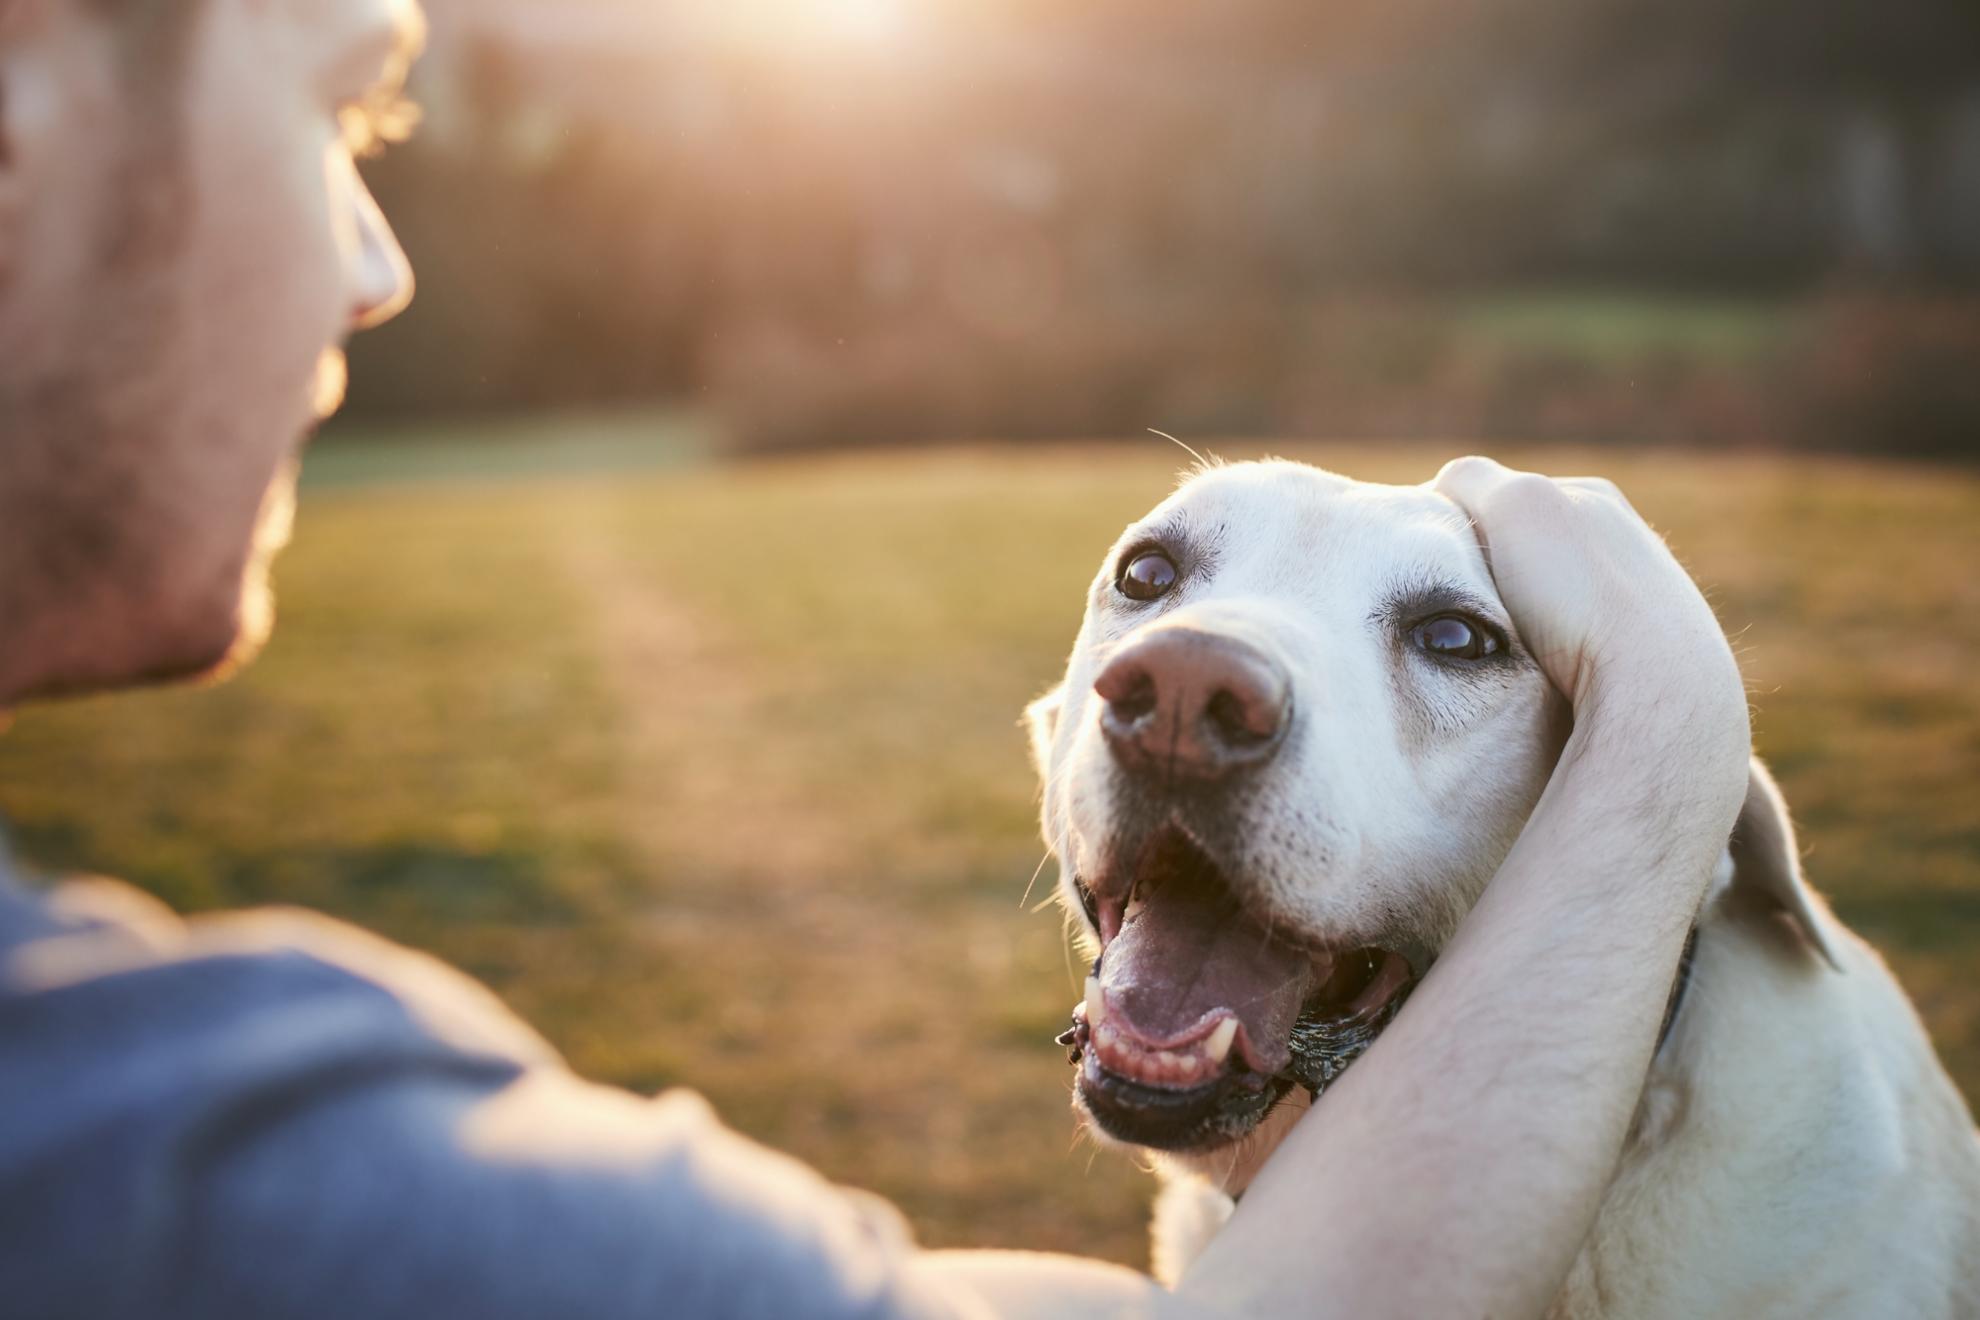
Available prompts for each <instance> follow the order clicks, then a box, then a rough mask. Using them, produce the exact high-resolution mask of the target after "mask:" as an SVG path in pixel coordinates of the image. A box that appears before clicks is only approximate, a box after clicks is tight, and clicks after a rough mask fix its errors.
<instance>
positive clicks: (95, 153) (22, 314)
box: [0, 0, 420, 705]
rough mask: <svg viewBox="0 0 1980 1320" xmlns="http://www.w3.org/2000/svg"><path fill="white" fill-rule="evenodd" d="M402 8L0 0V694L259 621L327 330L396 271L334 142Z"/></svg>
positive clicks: (243, 631)
mask: <svg viewBox="0 0 1980 1320" xmlns="http://www.w3.org/2000/svg"><path fill="white" fill-rule="evenodd" d="M419 24H420V20H419V14H418V10H417V8H416V6H415V5H414V4H413V3H412V0H0V618H4V619H5V620H6V629H7V632H6V642H7V645H6V646H0V654H5V653H11V654H13V655H14V656H15V657H16V659H15V660H13V661H12V662H10V661H8V660H6V659H4V658H0V705H4V704H6V703H7V702H8V701H9V700H11V699H13V698H18V697H21V696H24V695H29V694H32V693H37V692H41V693H46V692H57V691H72V690H81V689H87V688H93V687H100V686H106V685H112V684H116V683H120V682H128V681H132V680H136V679H143V678H153V677H170V676H176V675H182V674H190V673H200V672H205V671H208V670H212V669H214V668H216V667H218V666H220V665H223V664H225V663H227V662H228V661H229V660H232V659H238V658H240V657H241V656H242V655H244V654H245V653H246V652H248V651H251V650H252V648H253V647H254V646H255V645H256V644H257V643H258V642H259V640H260V639H261V637H262V636H263V635H264V634H265V631H266V628H267V623H268V602H267V590H266V585H265V572H266V566H267V561H268V558H269V557H270V555H272V553H273V551H274V550H275V549H276V548H277V547H278V546H279V544H280V542H281V540H282V539H283V537H284V535H285V533H286V526H287V518H288V509H289V505H290V501H291V497H292V493H293V475H294V467H295V460H296V457H297V454H298V451H299V448H300V445H301V440H302V437H303V436H304V435H305V434H306V433H307V431H308V430H309V428H310V427H311V425H312V424H313V423H314V421H315V420H316V419H317V418H319V417H320V416H324V415H327V414H328V412H329V411H330V410H331V409H333V408H334V407H335V406H336V403H337V401H338V400H339V399H340V398H341V394H342V386H343V362H342V353H341V345H342V342H343V340H344V339H345V337H346V336H347V335H348V334H349V333H350V332H351V331H352V330H354V329H358V328H361V327H363V326H365V325H369V324H375V323H377V322H379V321H382V320H384V319H386V318H388V317H390V316H391V315H393V314H394V313H395V312H397V311H398V310H399V309H400V308H401V307H403V306H404V305H405V302H406V300H407V298H408V297H409V296H410V293H411V277H410V272H409V271H408V269H407V266H406V263H405V259H404V255H403V254H402V253H401V252H400V250H399V248H398V246H397V243H396V241H395V240H394V239H393V237H392V234H391V231H390V230H389V229H388V228H387V226H386V224H385V221H384V218H383V217H382V216H381V215H380V213H379V211H378V209H377V207H376V205H375V204H374V203H373V202H372V200H371V197H370V194H369V193H368V192H367V191H366V189H365V187H364V184H363V183H362V181H361V180H360V179H359V177H358V174H357V170H356V167H355V165H354V163H353V157H354V156H355V155H357V154H360V153H361V152H362V151H363V150H364V149H365V147H366V146H367V145H368V142H369V140H370V138H371V137H372V136H373V135H376V134H379V133H385V134H388V135H389V133H390V132H391V131H392V123H391V122H390V121H391V120H392V119H393V117H394V115H395V113H397V104H396V103H397V99H398V88H399V86H400V84H401V82H402V80H403V78H404V76H405V73H406V68H407V65H408V64H409V63H410V60H411V57H412V54H413V51H414V48H415V46H416V44H417V40H418V33H419ZM29 660H32V661H33V667H32V669H29V668H27V662H28V661H29ZM10 663H11V664H12V666H13V668H12V669H11V670H10V668H9V665H10Z"/></svg>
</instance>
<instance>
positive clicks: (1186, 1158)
mask: <svg viewBox="0 0 1980 1320" xmlns="http://www.w3.org/2000/svg"><path fill="white" fill-rule="evenodd" d="M1312 1108H1313V1099H1312V1097H1311V1096H1309V1095H1308V1094H1307V1093H1306V1092H1305V1091H1304V1090H1302V1089H1300V1088H1299V1087H1297V1086H1295V1087H1294V1088H1292V1090H1290V1091H1288V1092H1287V1093H1286V1095H1285V1097H1284V1098H1283V1099H1281V1100H1280V1101H1279V1103H1278V1104H1276V1105H1273V1106H1272V1109H1271V1112H1270V1113H1268V1114H1266V1115H1265V1117H1264V1118H1262V1119H1260V1120H1259V1121H1258V1126H1256V1127H1254V1128H1253V1129H1251V1131H1249V1132H1247V1133H1245V1134H1244V1135H1243V1136H1242V1137H1239V1138H1238V1139H1237V1140H1236V1141H1233V1142H1231V1143H1230V1144H1229V1145H1227V1146H1220V1147H1218V1148H1217V1149H1215V1150H1200V1151H1162V1150H1152V1151H1149V1152H1148V1153H1149V1154H1150V1156H1152V1157H1153V1159H1154V1162H1155V1164H1156V1166H1157V1167H1158V1168H1160V1169H1162V1170H1164V1171H1165V1172H1167V1173H1170V1174H1178V1175H1187V1176H1190V1177H1196V1178H1201V1179H1203V1180H1204V1181H1205V1182H1207V1183H1209V1184H1210V1185H1211V1186H1212V1187H1214V1188H1216V1189H1217V1190H1218V1191H1220V1192H1222V1193H1224V1194H1225V1195H1226V1196H1233V1197H1235V1196H1242V1195H1243V1194H1244V1190H1245V1188H1247V1187H1249V1186H1251V1180H1252V1179H1253V1178H1255V1177H1257V1176H1258V1171H1259V1170H1260V1169H1262V1168H1264V1167H1265V1161H1266V1160H1267V1159H1269V1158H1271V1155H1272V1152H1273V1151H1275V1150H1277V1149H1278V1148H1279V1143H1280V1142H1282V1141H1284V1140H1285V1139H1286V1136H1287V1134H1288V1133H1290V1132H1291V1131H1292V1130H1293V1124H1295V1123H1297V1122H1299V1120H1300V1119H1302V1118H1304V1117H1305V1116H1306V1113H1307V1111H1308V1110H1310V1109H1312Z"/></svg>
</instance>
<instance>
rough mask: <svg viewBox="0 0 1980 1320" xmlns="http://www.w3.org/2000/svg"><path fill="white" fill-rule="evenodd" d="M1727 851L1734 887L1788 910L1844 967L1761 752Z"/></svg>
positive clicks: (1818, 948)
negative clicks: (1809, 884) (1805, 873)
mask: <svg viewBox="0 0 1980 1320" xmlns="http://www.w3.org/2000/svg"><path fill="white" fill-rule="evenodd" d="M1726 851H1727V853H1728V855H1729V856H1730V857H1731V859H1732V868H1733V873H1732V881H1731V888H1732V890H1733V891H1734V892H1735V893H1739V894H1743V895H1746V896H1749V897H1751V898H1753V899H1756V900H1758V901H1759V902H1760V903H1761V904H1762V905H1763V906H1764V907H1766V908H1768V909H1771V910H1773V911H1777V912H1780V913H1782V914H1784V915H1785V916H1786V917H1787V919H1788V921H1789V922H1790V923H1791V924H1792V925H1793V926H1794V927H1795V929H1796V930H1797V931H1798V932H1799V933H1800V935H1801V938H1802V940H1803V941H1804V942H1805V943H1806V944H1807V945H1808V947H1809V948H1810V949H1812V950H1813V951H1814V952H1815V953H1817V954H1820V955H1821V957H1822V959H1823V960H1824V961H1825V962H1827V963H1828V964H1829V966H1831V967H1833V968H1835V969H1836V970H1837V971H1841V970H1842V960H1841V959H1840V958H1839V957H1838V956H1837V955H1836V948H1835V944H1834V942H1833V941H1832V940H1831V939H1830V938H1829V933H1828V926H1827V922H1828V920H1829V916H1828V907H1827V905H1826V904H1824V903H1823V902H1822V900H1821V899H1820V898H1818V897H1816V895H1815V892H1814V891H1813V890H1812V889H1810V888H1809V887H1808V882H1807V881H1806V880H1805V879H1803V878H1802V874H1801V853H1800V850H1799V849H1798V848H1797V847H1796V845H1795V841H1794V824H1793V822H1791V821H1790V820H1789V819H1788V809H1787V802H1786V800H1785V799H1784V798H1782V797H1781V790H1780V788H1779V787H1778V786H1777V785H1776V784H1775V783H1774V777H1773V776H1772V775H1770V774H1768V773H1767V767H1766V766H1764V765H1762V764H1761V763H1760V758H1758V757H1755V758H1754V759H1753V764H1752V769H1751V770H1750V771H1749V772H1748V775H1747V781H1746V805H1744V806H1743V807H1741V808H1740V810H1739V821H1738V823H1736V824H1735V825H1734V826H1733V834H1732V841H1731V842H1730V843H1729V844H1727V845H1726Z"/></svg>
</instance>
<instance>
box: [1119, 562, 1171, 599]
mask: <svg viewBox="0 0 1980 1320" xmlns="http://www.w3.org/2000/svg"><path fill="white" fill-rule="evenodd" d="M1181 576H1182V574H1181V572H1180V571H1179V570H1178V569H1177V568H1176V561H1175V560H1173V559H1171V558H1169V557H1168V556H1167V555H1165V554H1163V553H1162V552H1161V551H1160V550H1143V551H1142V552H1141V553H1140V554H1138V555H1136V556H1135V557H1134V558H1133V559H1130V560H1128V562H1127V567H1126V568H1123V569H1122V570H1121V580H1120V581H1119V582H1117V583H1115V584H1114V585H1115V586H1116V587H1118V588H1119V589H1120V593H1121V594H1122V595H1123V596H1126V597H1127V598H1128V599H1129V600H1154V599H1155V598H1156V597H1158V596H1164V595H1167V594H1168V592H1169V589H1170V588H1171V587H1173V586H1175V585H1176V579H1177V578H1179V577H1181Z"/></svg>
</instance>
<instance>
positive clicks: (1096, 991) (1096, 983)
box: [1086, 976, 1107, 1027]
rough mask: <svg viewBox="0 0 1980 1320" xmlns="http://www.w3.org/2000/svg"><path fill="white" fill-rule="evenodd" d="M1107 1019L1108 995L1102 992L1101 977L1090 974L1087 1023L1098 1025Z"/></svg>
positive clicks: (1087, 986)
mask: <svg viewBox="0 0 1980 1320" xmlns="http://www.w3.org/2000/svg"><path fill="white" fill-rule="evenodd" d="M1106 1020H1107V996H1106V995H1105V994H1103V993H1101V990H1100V979H1099V978H1098V977H1095V976H1089V977H1087V978H1086V1023H1087V1025H1088V1026H1092V1027H1097V1026H1099V1025H1100V1024H1101V1023H1102V1022H1105V1021H1106Z"/></svg>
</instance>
